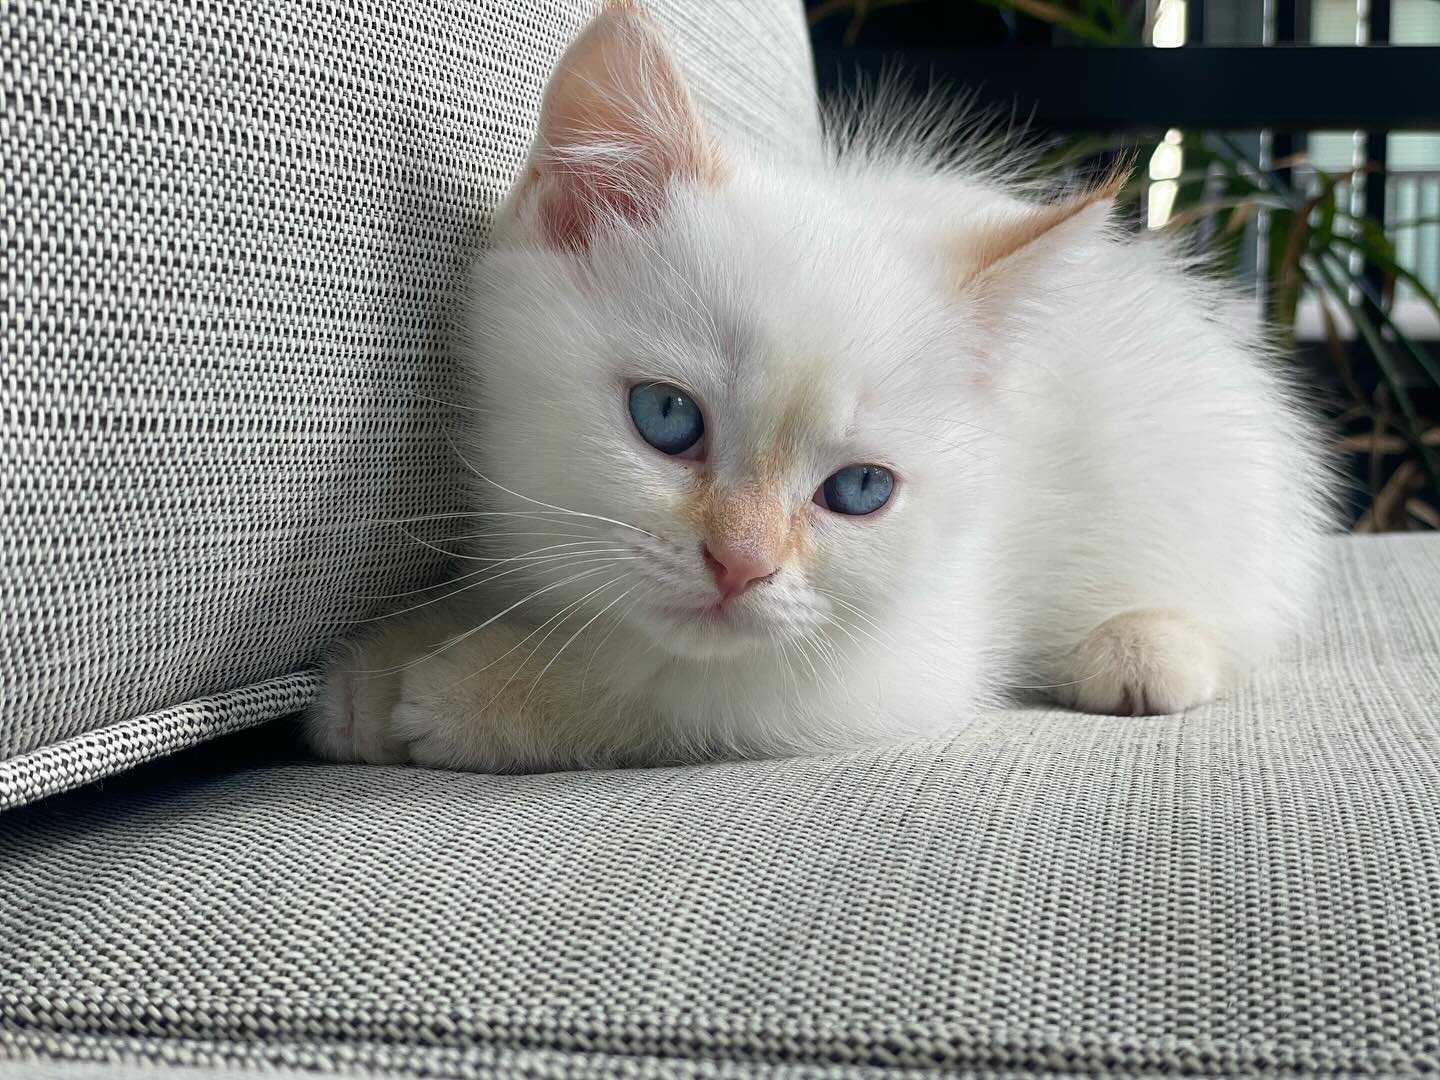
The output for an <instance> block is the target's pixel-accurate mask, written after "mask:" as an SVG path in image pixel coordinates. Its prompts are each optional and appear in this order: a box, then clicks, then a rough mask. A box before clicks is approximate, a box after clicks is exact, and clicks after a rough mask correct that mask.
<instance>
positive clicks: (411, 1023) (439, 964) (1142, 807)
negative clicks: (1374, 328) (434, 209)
mask: <svg viewBox="0 0 1440 1080" xmlns="http://www.w3.org/2000/svg"><path fill="white" fill-rule="evenodd" d="M1437 597H1440V540H1437V539H1436V538H1423V537H1393V538H1387V539H1365V540H1347V541H1338V542H1337V546H1336V573H1335V576H1334V583H1333V587H1332V590H1331V595H1330V598H1329V601H1328V604H1327V607H1326V610H1325V612H1324V615H1323V617H1322V619H1321V620H1320V624H1319V625H1318V626H1317V628H1316V631H1315V633H1314V634H1313V636H1312V637H1311V638H1310V640H1309V641H1307V643H1306V644H1305V645H1304V647H1303V648H1302V649H1301V650H1299V652H1298V654H1297V655H1296V656H1294V657H1291V658H1289V659H1287V660H1286V661H1284V662H1282V663H1279V664H1276V665H1275V666H1274V667H1272V668H1271V669H1270V670H1268V671H1266V672H1264V673H1262V674H1260V675H1258V676H1257V677H1256V678H1254V679H1253V680H1251V681H1250V682H1249V683H1247V684H1246V685H1245V686H1243V687H1242V688H1240V689H1239V690H1238V691H1237V692H1235V693H1234V694H1232V695H1231V696H1230V697H1229V698H1228V699H1227V700H1225V701H1224V702H1222V703H1219V704H1216V705H1214V706H1211V707H1208V708H1205V709H1199V710H1196V711H1194V712H1192V713H1190V714H1187V715H1184V716H1177V717H1166V718H1122V717H1097V716H1083V715H1077V714H1073V713H1068V712H1064V711H1060V710H1056V709H1049V708H1044V707H1030V708H1018V709H1014V710H1010V711H1007V712H1004V713H1000V714H996V715H992V716H987V717H984V718H981V719H976V720H974V721H972V722H969V723H967V724H965V725H962V726H961V727H960V728H959V729H958V730H957V733H956V734H955V735H954V736H953V737H951V738H949V739H948V740H944V741H935V742H926V743H916V744H911V745H906V746H902V747H894V748H887V749H878V750H871V751H866V752H861V753H854V754H849V755H839V756H830V757H820V758H810V759H802V760H786V761H765V762H750V763H737V764H719V765H711V766H705V767H697V768H667V769H656V770H636V771H623V772H597V773H575V774H555V775H540V776H521V777H499V776H481V775H465V774H458V773H445V772H433V771H427V770H422V769H417V768H375V767H362V766H339V765H321V764H317V763H312V762H307V761H301V760H271V761H264V760H261V761H241V760H227V759H226V758H225V756H224V755H218V756H216V755H212V757H211V758H210V759H209V761H208V763H206V764H204V765H201V766H192V767H189V768H186V769H184V770H183V771H182V770H180V769H179V768H178V765H179V763H183V762H185V761H186V760H187V759H185V758H180V759H174V761H173V762H171V763H166V765H168V766H169V768H170V772H169V774H168V775H162V776H160V777H159V778H156V777H151V778H149V779H147V780H146V782H145V783H143V784H142V783H135V784H128V785H127V784H126V783H124V782H119V783H111V784H110V785H109V786H108V787H104V788H100V789H96V788H90V789H86V790H84V791H80V792H76V793H72V794H70V795H65V796H61V797H58V798H55V799H51V800H49V801H46V802H43V803H39V804H36V805H35V806H32V807H27V808H23V809H21V810H18V811H14V812H12V813H10V814H9V815H7V816H4V817H0V853H3V857H0V955H3V956H4V957H5V961H4V964H3V970H0V1048H3V1049H0V1056H5V1055H8V1056H10V1057H11V1058H13V1059H16V1060H25V1059H33V1058H35V1057H37V1056H38V1057H41V1058H45V1059H48V1060H52V1061H87V1060H98V1061H106V1060H114V1061H128V1062H130V1063H131V1064H132V1065H134V1063H135V1062H137V1061H139V1062H145V1061H149V1062H171V1063H176V1064H188V1065H195V1066H207V1067H210V1066H218V1065H221V1064H230V1065H245V1064H252V1065H257V1066H258V1065H266V1066H272V1067H285V1066H293V1067H297V1068H308V1069H318V1070H321V1071H324V1070H345V1069H365V1068H369V1069H374V1070H379V1071H392V1072H397V1073H401V1074H404V1075H463V1074H484V1073H487V1072H501V1073H516V1072H523V1073H527V1074H531V1075H609V1074H612V1073H626V1074H628V1075H674V1074H686V1075H692V1074H693V1075H699V1074H701V1073H703V1074H704V1075H732V1074H733V1075H741V1074H754V1073H756V1072H764V1073H766V1074H767V1075H775V1076H782V1075H797V1076H798V1075H812V1076H819V1075H823V1076H831V1075H835V1076H838V1075H843V1074H847V1073H849V1072H850V1071H851V1070H862V1071H864V1070H868V1069H876V1070H880V1071H884V1070H887V1069H891V1068H893V1069H910V1070H921V1071H922V1072H923V1071H926V1070H934V1071H936V1072H954V1071H961V1070H980V1071H984V1070H999V1071H1004V1070H1012V1071H1021V1072H1024V1071H1041V1070H1043V1071H1047V1072H1084V1073H1115V1074H1142V1073H1156V1072H1177V1071H1186V1072H1194V1073H1247V1072H1248V1073H1261V1072H1273V1071H1276V1070H1291V1071H1300V1072H1312V1071H1336V1072H1345V1073H1350V1072H1367V1071H1378V1072H1384V1073H1397V1072H1414V1071H1424V1070H1436V1069H1440V719H1437V718H1440V602H1437V599H1436V598H1437ZM856 1075H859V1073H856Z"/></svg>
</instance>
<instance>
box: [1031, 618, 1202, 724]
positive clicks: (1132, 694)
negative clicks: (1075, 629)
mask: <svg viewBox="0 0 1440 1080" xmlns="http://www.w3.org/2000/svg"><path fill="white" fill-rule="evenodd" d="M1226 670H1227V663H1226V657H1225V652H1224V649H1223V648H1222V647H1221V645H1220V643H1219V641H1218V640H1217V639H1216V637H1215V635H1214V634H1212V633H1211V632H1210V631H1209V630H1207V629H1205V628H1204V627H1203V626H1201V625H1199V624H1198V623H1196V622H1194V621H1193V620H1192V619H1190V618H1188V617H1186V616H1185V615H1182V614H1181V613H1180V612H1178V611H1164V610H1147V611H1129V612H1126V613H1125V614H1123V615H1116V616H1115V617H1114V618H1111V619H1107V620H1105V622H1103V623H1101V624H1100V625H1099V626H1098V627H1096V628H1095V629H1094V630H1093V631H1091V633H1090V636H1089V637H1087V638H1086V639H1085V640H1084V641H1082V642H1081V643H1080V644H1079V645H1078V646H1077V647H1076V648H1075V650H1074V651H1073V652H1071V654H1070V656H1069V658H1068V659H1067V661H1066V668H1065V685H1063V686H1061V687H1058V688H1057V696H1058V697H1059V698H1060V700H1061V701H1063V702H1064V703H1065V704H1067V705H1072V706H1074V707H1075V708H1077V709H1082V710H1084V711H1085V712H1095V713H1111V714H1114V715H1117V716H1156V715H1161V714H1165V713H1177V712H1183V711H1184V710H1186V709H1190V708H1194V707H1195V706H1196V705H1203V704H1205V702H1207V701H1210V700H1211V699H1212V698H1214V696H1215V695H1216V694H1217V693H1219V692H1220V688H1221V686H1222V685H1223V683H1224V680H1225V675H1226Z"/></svg>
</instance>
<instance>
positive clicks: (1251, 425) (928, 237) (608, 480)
mask: <svg viewBox="0 0 1440 1080" xmlns="http://www.w3.org/2000/svg"><path fill="white" fill-rule="evenodd" d="M880 142H881V143H883V144H884V145H880V146H878V147H877V145H875V143H874V140H872V141H871V144H870V145H869V146H865V145H860V144H855V145H852V146H850V147H849V148H848V149H846V150H844V151H843V152H839V153H837V155H835V156H834V157H832V158H829V159H822V156H821V155H819V154H818V153H816V154H809V155H806V154H797V155H796V157H797V160H796V161H780V160H775V159H774V158H773V156H764V155H761V154H758V153H756V152H753V151H751V150H749V149H747V148H746V147H743V146H734V145H720V144H718V143H716V142H715V141H713V140H712V139H711V138H709V137H708V136H707V135H706V134H705V133H704V132H703V131H702V130H701V127H700V125H699V123H698V121H697V118H696V115H695V112H694V109H693V107H692V105H691V103H690V100H689V98H688V96H687V94H686V91H685V89H684V86H683V84H682V82H681V78H680V75H679V73H678V71H677V70H676V68H675V66H674V64H673V62H672V60H671V59H670V57H669V54H668V52H667V51H666V48H665V45H664V43H663V41H662V40H661V38H660V37H659V35H658V33H657V31H656V30H655V28H654V27H653V26H652V25H651V23H650V22H649V21H648V20H647V19H646V17H645V16H644V15H643V13H641V12H639V11H638V10H636V9H634V8H631V7H628V6H612V7H611V8H609V9H608V10H607V11H606V12H604V13H603V14H602V15H600V16H599V17H598V18H597V19H596V21H595V22H594V23H592V24H591V26H590V27H589V28H588V29H587V30H586V31H585V33H584V34H583V35H582V37H581V38H580V40H579V41H578V42H576V44H575V45H573V46H572V47H571V49H570V50H569V52H567V53H566V55H565V57H564V58H563V59H562V60H561V62H560V65H559V67H558V69H557V70H556V72H555V75H554V76H553V78H552V80H551V83H550V86H549V89H548V91H547V93H546V97H545V102H544V107H543V111H542V116H541V120H540V129H539V133H538V137H537V140H536V144H535V148H534V151H533V153H532V155H531V157H530V160H529V162H528V164H527V166H526V168H525V171H524V173H523V175H522V176H521V178H520V180H519V182H518V184H517V186H516V190H515V192H514V194H513V195H512V197H511V199H510V201H509V202H508V203H507V205H506V206H505V207H504V208H503V210H502V212H501V214H500V217H499V220H498V221H497V223H496V229H495V235H494V243H493V248H492V250H491V251H490V253H489V254H487V256H486V257H485V259H484V261H483V264H482V265H481V267H480V269H479V274H478V278H477V286H476V292H475V297H474V312H475V316H476V326H475V342H474V345H473V349H472V353H471V355H470V356H469V357H468V358H467V360H468V363H469V364H470V365H471V367H472V369H473V371H472V374H473V383H474V387H475V389H474V394H475V399H474V402H473V406H472V408H473V410H474V411H473V412H468V413H467V414H466V416H467V418H468V419H469V420H472V421H473V423H471V424H470V426H469V430H468V431H467V434H466V444H465V446H464V448H463V449H464V452H465V455H466V457H467V459H468V460H467V464H469V465H470V466H471V468H472V470H473V471H474V474H475V490H474V500H475V506H476V509H477V513H476V515H475V516H474V517H473V518H468V517H467V518H466V519H465V520H464V521H463V522H461V523H460V525H461V527H460V528H459V529H458V530H457V531H458V532H461V533H464V534H466V536H467V537H470V538H473V537H475V536H476V534H481V540H482V542H481V543H480V544H479V545H478V546H472V547H469V548H467V549H466V550H467V552H468V554H467V556H466V557H467V559H468V560H469V561H468V562H467V568H473V569H471V572H469V573H467V574H466V575H465V576H464V577H463V578H462V579H461V581H460V582H459V583H458V584H457V585H456V586H455V589H454V590H453V591H454V592H455V594H456V595H455V596H454V597H453V599H452V600H451V601H449V602H448V603H446V604H432V605H427V606H424V607H421V608H420V609H419V611H418V613H417V614H412V615H411V616H408V621H406V620H407V617H405V616H402V617H401V618H400V619H398V620H397V621H396V622H395V623H394V624H393V625H392V626H391V627H390V628H389V629H387V630H386V631H385V632H384V633H383V634H382V635H380V636H379V637H376V638H373V639H371V640H368V641H362V642H360V643H358V644H356V645H354V646H350V647H348V648H347V649H346V650H345V651H343V652H342V653H341V654H340V655H338V656H337V657H336V658H335V659H334V660H333V661H332V662H331V665H330V669H329V683H328V688H327V691H326V694H325V697H324V699H323V700H322V701H321V702H320V703H319V705H318V706H317V707H316V708H315V710H314V711H313V713H312V716H311V718H310V733H311V737H312V741H313V742H314V744H315V746H316V747H317V748H318V749H320V750H321V751H322V752H323V753H325V754H327V755H328V756H331V757H335V758H339V759H348V760H355V759H359V760H365V761H404V760H411V761H416V762H420V763H423V764H428V765H437V766H447V767H457V768H473V769H486V770H537V769H551V768H563V767H571V766H601V765H610V764H629V763H661V762H674V761H685V760H695V759H700V758H705V757H715V756H739V755H768V754H783V753H790V752H801V751H812V750H815V749H819V748H826V747H842V746H847V745H854V744H856V743H860V742H866V741H873V740H876V739H884V738H894V737H897V736H902V735H908V734H921V733H934V732H939V731H943V730H945V729H946V728H948V727H950V726H953V725H954V724H955V723H956V722H957V721H959V720H961V719H962V718H963V717H964V716H965V715H966V714H967V712H970V711H972V710H973V709H974V708H976V707H977V706H979V705H982V704H988V703H990V702H992V701H993V700H995V699H996V697H997V696H998V695H999V694H1000V693H1002V692H1003V691H1004V690H1006V689H1007V688H1008V687H1012V686H1016V685H1023V684H1042V685H1045V684H1048V685H1052V686H1053V688H1054V689H1055V691H1056V692H1057V694H1058V696H1059V697H1060V699H1061V700H1062V701H1065V702H1068V703H1071V704H1074V705H1077V706H1079V707H1080V708H1083V709H1089V710H1094V711H1100V712H1120V713H1149V712H1173V711H1178V710H1182V709H1186V708H1189V707H1191V706H1195V705H1199V704H1202V703H1203V702H1205V701H1207V700H1208V699H1210V698H1211V697H1212V696H1213V695H1214V694H1215V693H1217V692H1218V691H1219V690H1220V689H1221V688H1223V687H1224V685H1225V684H1226V683H1227V682H1228V681H1230V680H1231V679H1232V678H1233V677H1234V676H1235V674H1236V673H1237V672H1239V671H1240V670H1242V669H1244V668H1245V667H1247V666H1249V665H1251V664H1253V663H1255V662H1257V661H1259V660H1261V659H1263V658H1264V657H1265V656H1267V655H1268V654H1269V653H1271V651H1272V650H1273V649H1274V648H1275V646H1276V645H1277V644H1278V643H1280V642H1281V641H1282V640H1283V639H1284V638H1285V636H1286V635H1287V634H1288V633H1289V632H1291V631H1292V630H1293V629H1294V628H1295V626H1296V625H1297V623H1298V621H1299V619H1300V616H1301V615H1302V612H1303V609H1304V606H1305V603H1306V599H1307V597H1308V596H1309V594H1310V592H1311V588H1312V584H1313V582H1314V579H1315V577H1316V572H1317V563H1318V558H1317V556H1318V553H1319V547H1320V536H1321V533H1322V532H1323V530H1324V527H1325V521H1324V519H1325V511H1324V506H1325V499H1324V497H1323V493H1324V483H1323V475H1322V469H1321V468H1320V467H1319V465H1318V464H1317V462H1316V460H1315V459H1314V458H1313V457H1312V456H1311V453H1310V451H1309V450H1308V449H1307V446H1308V445H1309V444H1310V443H1311V442H1312V440H1311V438H1310V436H1309V435H1308V433H1307V431H1306V425H1305V421H1304V420H1303V418H1302V416H1301V414H1300V412H1299V411H1298V410H1296V409H1294V408H1292V407H1291V406H1290V405H1289V404H1288V403H1287V402H1288V397H1287V391H1286V389H1285V387H1284V386H1283V385H1282V383H1281V381H1280V380H1279V379H1278V378H1277V376H1276V374H1275V373H1274V371H1273V370H1272V369H1271V366H1270V364H1269V363H1268V362H1267V361H1266V359H1265V358H1264V357H1263V356H1262V355H1261V354H1260V352H1259V350H1258V349H1257V347H1256V345H1255V344H1254V343H1253V342H1252V341H1251V340H1250V339H1249V337H1248V336H1247V334H1246V333H1245V331H1244V330H1243V329H1242V328H1243V326H1244V325H1245V322H1246V318H1245V316H1243V315H1242V314H1240V313H1238V312H1237V311H1235V310H1233V308H1234V305H1232V304H1231V302H1230V301H1229V300H1228V299H1227V298H1226V297H1225V296H1224V295H1223V294H1222V293H1221V292H1220V291H1219V290H1218V289H1216V288H1214V287H1211V286H1207V285H1205V284H1202V283H1197V281H1195V280H1192V279H1191V278H1190V277H1189V276H1187V275H1186V274H1185V273H1184V272H1182V270H1181V269H1180V268H1178V267H1177V265H1176V263H1175V260H1174V259H1173V258H1172V257H1171V256H1170V255H1168V254H1167V253H1166V251H1165V250H1164V249H1163V248H1161V247H1160V246H1158V245H1155V244H1153V243H1145V242H1138V243H1137V242H1128V241H1125V240H1123V239H1121V238H1120V237H1117V236H1113V235H1111V234H1110V232H1109V230H1108V229H1107V224H1106V222H1107V217H1108V215H1109V212H1110V208H1111V198H1112V195H1113V193H1114V185H1113V184H1110V185H1106V186H1102V187H1101V188H1100V189H1098V190H1095V191H1091V192H1085V193H1080V194H1078V195H1075V194H1072V195H1069V196H1067V197H1064V198H1061V199H1059V200H1056V201H1050V202H1048V203H1041V202H1032V201H1025V200H1022V199H1020V198H1018V197H1016V196H1015V195H1013V194H1011V193H1008V192H1007V191H1006V190H1005V189H1004V188H1003V186H1001V185H999V184H997V183H995V182H994V180H993V178H992V177H989V176H987V175H985V174H983V173H975V172H971V173H966V172H965V171H964V170H957V169H954V168H939V167H936V166H934V165H927V164H926V163H925V162H924V160H923V154H918V153H917V152H916V151H915V150H914V148H913V147H908V146H906V145H903V143H902V144H899V145H897V144H896V142H895V140H893V139H891V140H880ZM457 539H459V538H457Z"/></svg>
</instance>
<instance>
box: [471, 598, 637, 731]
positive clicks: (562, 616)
mask: <svg viewBox="0 0 1440 1080" xmlns="http://www.w3.org/2000/svg"><path fill="white" fill-rule="evenodd" d="M624 576H625V575H624V574H621V575H620V577H615V578H611V579H610V580H609V581H606V582H604V583H602V584H601V585H600V586H598V587H597V588H594V589H591V590H590V591H589V592H588V593H586V594H585V595H584V596H582V597H580V598H579V599H578V600H572V601H570V603H568V604H566V605H565V606H564V607H563V608H561V609H560V610H559V611H558V612H556V614H555V615H552V616H551V617H550V618H548V619H546V620H545V625H549V624H550V623H552V622H554V623H555V625H554V626H551V627H550V629H549V630H547V631H546V632H545V636H544V637H542V638H541V639H540V640H539V641H537V642H536V643H535V647H534V648H533V649H531V650H530V652H529V654H528V655H527V656H526V657H525V659H524V660H522V661H521V662H520V666H519V667H517V668H516V669H515V670H514V671H512V672H511V673H510V677H509V678H508V679H506V680H505V682H504V683H503V684H502V685H501V687H500V689H499V690H497V691H495V695H494V696H493V697H492V698H491V699H490V700H489V701H488V702H486V703H485V708H487V709H488V708H489V707H490V706H491V705H493V704H495V702H497V701H499V700H500V695H501V694H503V693H505V691H506V690H507V689H509V687H510V684H511V683H512V682H514V681H515V679H516V676H518V675H519V674H520V672H522V671H524V670H525V669H526V668H527V667H528V666H529V665H530V661H531V660H534V659H535V657H536V655H537V654H538V653H539V652H540V650H541V649H542V648H543V647H544V645H545V642H547V641H549V640H550V635H551V634H553V633H555V631H556V630H559V629H560V627H561V625H563V624H564V623H565V622H566V621H567V620H568V619H569V618H570V616H571V615H573V614H574V613H575V612H576V611H577V610H579V608H580V605H581V604H583V603H584V602H585V601H586V600H589V599H590V597H592V596H594V595H595V594H596V593H598V592H600V590H601V589H608V588H609V587H610V586H611V585H614V584H615V582H617V581H619V580H621V578H623V577H624ZM557 618H558V620H559V621H558V622H557V621H556V620H557ZM532 636H533V635H532ZM526 640H527V641H528V640H529V638H526ZM530 689H531V691H532V692H533V690H534V689H535V688H534V685H533V684H532V685H531V688H530ZM529 700H530V695H529V694H526V695H525V701H526V702H528V701H529ZM521 707H522V708H523V707H524V703H522V705H521Z"/></svg>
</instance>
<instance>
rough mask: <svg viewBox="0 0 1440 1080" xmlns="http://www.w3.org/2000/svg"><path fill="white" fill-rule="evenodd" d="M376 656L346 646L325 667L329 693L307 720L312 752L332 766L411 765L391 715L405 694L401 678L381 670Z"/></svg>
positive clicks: (307, 732) (323, 693) (366, 651)
mask: <svg viewBox="0 0 1440 1080" xmlns="http://www.w3.org/2000/svg"><path fill="white" fill-rule="evenodd" d="M377 659H383V657H379V656H377V654H376V652H374V651H371V650H367V649H366V648H364V647H363V646H357V645H353V644H352V645H346V646H343V647H342V648H341V649H340V651H338V652H337V653H336V655H335V656H333V657H332V658H331V659H330V661H329V662H328V663H327V664H326V666H325V688H324V690H323V691H322V692H321V697H320V699H319V700H318V701H316V702H315V704H314V705H312V706H311V707H310V710H309V712H308V713H307V714H306V717H305V733H306V736H307V738H308V739H309V742H310V745H311V747H313V748H314V750H315V752H316V753H318V754H320V755H321V756H322V757H326V758H329V759H330V760H332V761H364V762H369V763H371V764H374V765H396V764H399V763H400V762H403V761H407V760H409V754H408V752H407V751H406V747H405V743H404V741H403V740H401V739H399V738H397V737H396V735H395V731H394V728H393V725H392V723H391V713H392V712H393V710H394V708H395V701H396V697H397V695H398V692H399V678H398V676H397V675H396V674H394V673H390V672H385V671H381V670H375V669H374V668H373V664H374V663H375V662H376V661H377Z"/></svg>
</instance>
